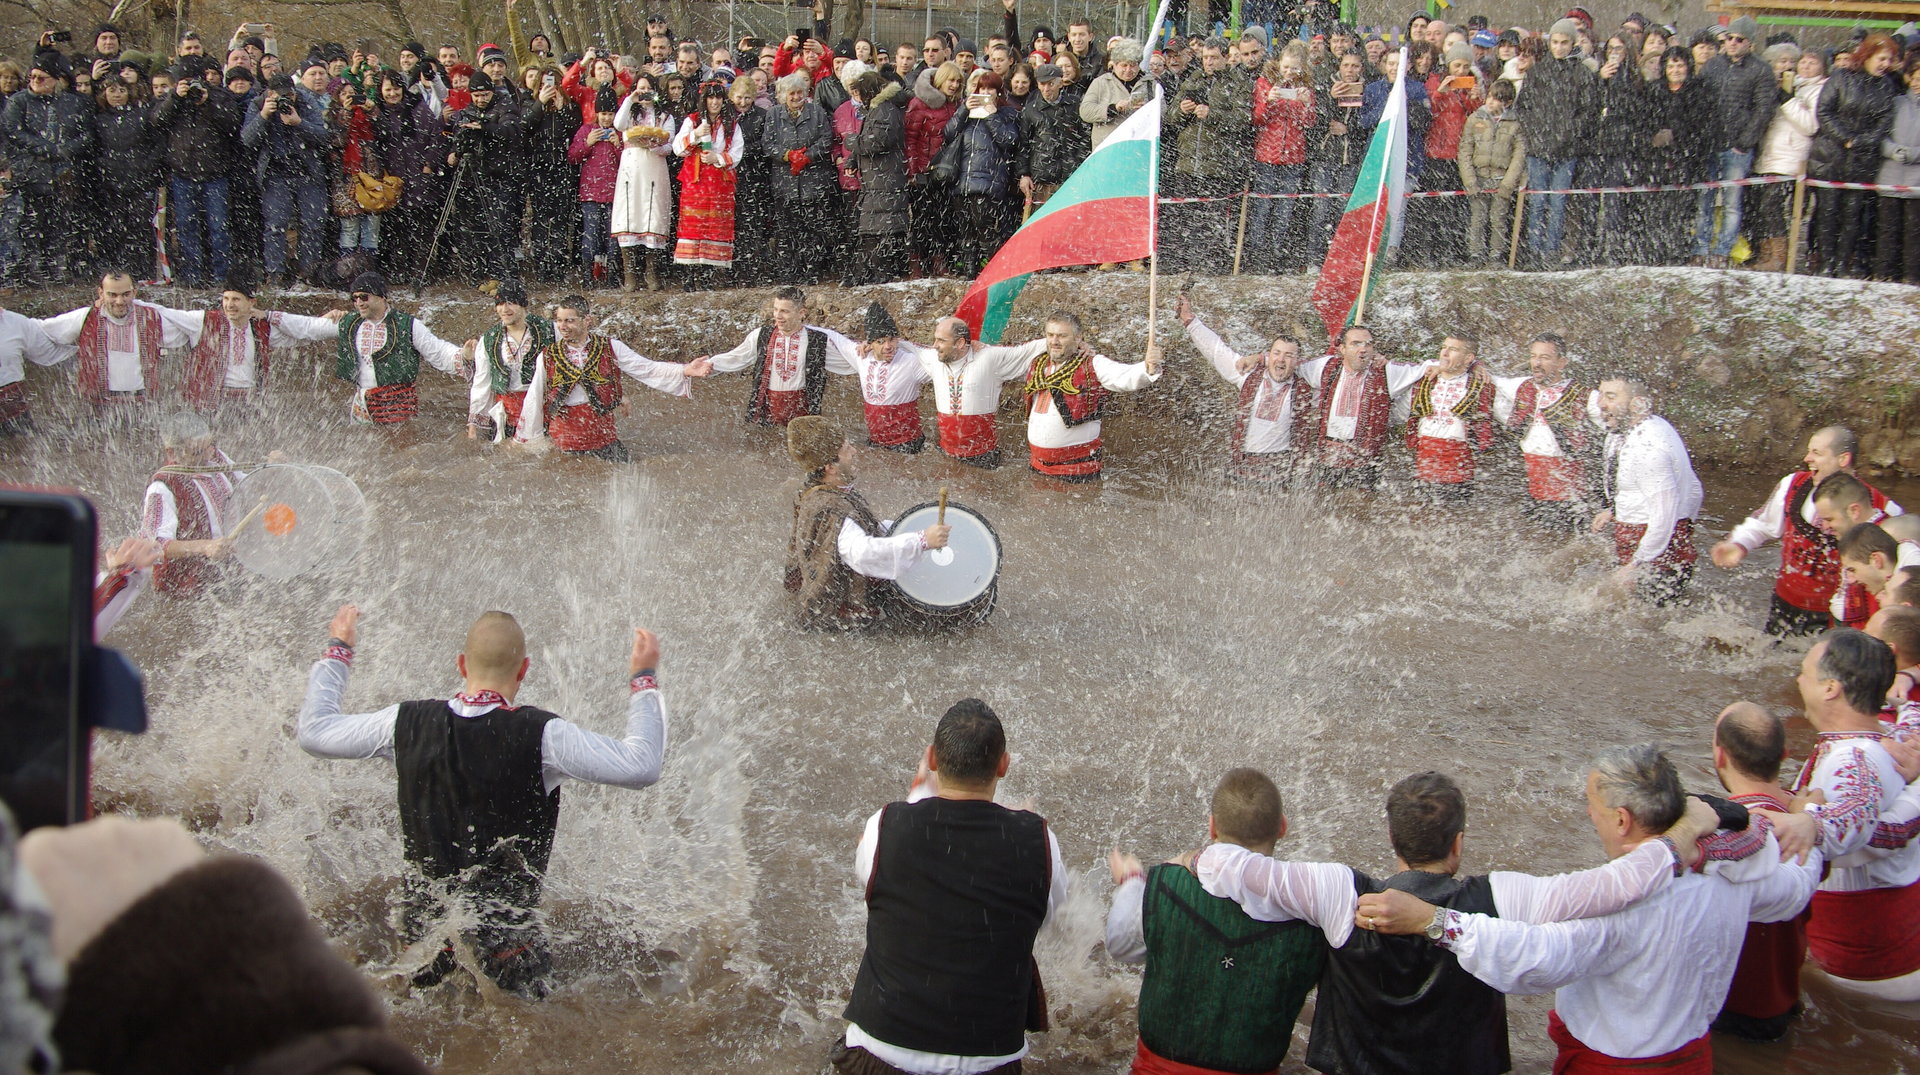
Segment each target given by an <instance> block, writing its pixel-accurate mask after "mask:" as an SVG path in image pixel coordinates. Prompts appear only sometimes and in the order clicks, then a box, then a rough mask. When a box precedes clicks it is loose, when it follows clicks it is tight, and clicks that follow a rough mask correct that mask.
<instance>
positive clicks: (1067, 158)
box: [1013, 63, 1091, 208]
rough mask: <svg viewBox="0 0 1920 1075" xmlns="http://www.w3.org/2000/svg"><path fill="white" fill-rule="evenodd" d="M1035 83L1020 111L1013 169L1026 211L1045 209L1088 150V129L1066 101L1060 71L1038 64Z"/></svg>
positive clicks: (1051, 66) (1072, 106) (1055, 67)
mask: <svg viewBox="0 0 1920 1075" xmlns="http://www.w3.org/2000/svg"><path fill="white" fill-rule="evenodd" d="M1016 70H1018V69H1017V68H1016ZM1034 84H1035V89H1034V91H1033V93H1032V94H1031V95H1030V96H1029V98H1028V100H1027V106H1026V107H1025V108H1023V109H1021V110H1020V147H1019V150H1018V152H1016V153H1015V154H1014V165H1013V170H1014V175H1015V176H1016V177H1017V178H1018V180H1019V183H1020V194H1021V197H1022V200H1023V201H1024V202H1025V203H1026V205H1027V206H1029V207H1030V208H1038V207H1039V206H1042V205H1045V204H1046V203H1047V199H1048V198H1049V197H1051V196H1052V194H1053V192H1054V191H1056V190H1058V189H1060V184H1062V183H1064V182H1066V181H1067V177H1068V176H1070V175H1072V174H1073V170H1074V169H1075V168H1078V167H1080V162H1081V161H1083V160H1086V159H1087V153H1088V151H1089V149H1090V148H1091V147H1089V145H1088V144H1087V125H1086V124H1084V123H1082V122H1080V115H1079V111H1078V110H1077V109H1076V108H1075V107H1074V105H1073V104H1071V103H1070V102H1068V100H1067V96H1066V92H1065V91H1066V77H1065V75H1064V73H1063V72H1062V71H1061V70H1060V68H1059V67H1057V66H1055V65H1054V64H1050V63H1043V64H1041V65H1040V66H1039V68H1038V69H1036V70H1035V71H1034Z"/></svg>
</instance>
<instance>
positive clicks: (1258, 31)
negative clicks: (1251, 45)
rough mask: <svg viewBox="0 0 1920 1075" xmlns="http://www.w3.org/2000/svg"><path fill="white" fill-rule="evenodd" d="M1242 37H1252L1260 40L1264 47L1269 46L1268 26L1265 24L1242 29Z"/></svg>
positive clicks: (1244, 38)
mask: <svg viewBox="0 0 1920 1075" xmlns="http://www.w3.org/2000/svg"><path fill="white" fill-rule="evenodd" d="M1240 37H1241V40H1246V39H1249V38H1251V39H1252V40H1255V41H1258V42H1260V47H1261V48H1263V49H1264V48H1266V47H1267V28H1266V27H1264V26H1249V27H1247V28H1246V29H1244V30H1241V31H1240Z"/></svg>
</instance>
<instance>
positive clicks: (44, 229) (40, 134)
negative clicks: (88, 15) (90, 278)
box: [0, 39, 94, 285]
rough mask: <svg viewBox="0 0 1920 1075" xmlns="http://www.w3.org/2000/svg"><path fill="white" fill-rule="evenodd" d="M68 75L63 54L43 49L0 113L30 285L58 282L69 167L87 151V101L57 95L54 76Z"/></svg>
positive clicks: (69, 229)
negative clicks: (19, 90) (24, 84)
mask: <svg viewBox="0 0 1920 1075" xmlns="http://www.w3.org/2000/svg"><path fill="white" fill-rule="evenodd" d="M44 40H45V39H43V41H44ZM72 77H73V67H72V65H71V64H69V63H68V62H67V58H66V57H65V56H62V55H60V54H59V53H58V52H55V51H52V50H51V49H43V51H41V52H40V53H39V54H38V55H36V56H34V58H33V69H32V70H31V71H30V72H29V73H28V77H27V88H26V90H25V92H22V93H15V94H14V95H13V96H12V97H9V98H7V103H6V108H5V110H4V111H0V130H3V131H5V134H6V144H7V150H8V152H7V156H8V157H9V158H11V160H12V163H13V182H14V190H15V196H16V197H18V198H19V199H20V247H21V249H22V251H23V257H22V262H23V269H24V272H25V276H26V279H27V282H28V283H30V284H36V285H47V284H54V283H63V282H65V279H66V275H67V269H68V265H67V257H68V255H69V254H70V253H71V252H72V247H73V238H72V237H73V234H74V227H73V220H72V215H73V193H72V192H73V191H74V190H75V189H77V188H78V186H79V184H78V183H75V182H73V180H74V179H75V178H76V172H75V167H76V165H77V164H78V163H79V162H80V161H82V160H84V159H86V158H87V157H88V156H89V155H91V153H92V152H93V143H94V135H93V116H92V114H91V113H92V108H91V106H90V105H89V104H88V102H87V101H86V99H85V98H82V97H80V96H78V95H76V94H71V93H63V92H61V85H60V83H61V80H62V79H70V78H72Z"/></svg>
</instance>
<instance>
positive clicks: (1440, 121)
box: [1427, 74, 1486, 161]
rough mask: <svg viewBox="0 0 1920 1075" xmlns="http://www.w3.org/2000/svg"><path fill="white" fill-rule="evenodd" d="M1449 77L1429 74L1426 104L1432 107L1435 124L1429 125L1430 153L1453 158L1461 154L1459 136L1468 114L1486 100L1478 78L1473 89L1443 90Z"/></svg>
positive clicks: (1428, 145) (1441, 157) (1439, 157)
mask: <svg viewBox="0 0 1920 1075" xmlns="http://www.w3.org/2000/svg"><path fill="white" fill-rule="evenodd" d="M1446 77H1447V76H1445V75H1441V74H1433V75H1428V76H1427V103H1428V104H1429V105H1430V106H1432V108H1433V126H1431V127H1428V128H1427V156H1428V157H1429V158H1431V159H1433V160H1437V161H1450V160H1454V159H1457V158H1458V157H1459V156H1460V135H1461V134H1462V133H1463V132H1464V131H1465V130H1466V129H1467V117H1468V116H1471V115H1473V113H1474V110H1475V109H1477V108H1479V107H1480V106H1481V105H1482V104H1485V103H1486V95H1485V94H1483V93H1481V92H1480V87H1479V84H1478V82H1477V81H1476V83H1475V85H1474V88H1473V89H1470V90H1443V89H1441V88H1440V83H1441V82H1442V81H1444V80H1445V79H1446Z"/></svg>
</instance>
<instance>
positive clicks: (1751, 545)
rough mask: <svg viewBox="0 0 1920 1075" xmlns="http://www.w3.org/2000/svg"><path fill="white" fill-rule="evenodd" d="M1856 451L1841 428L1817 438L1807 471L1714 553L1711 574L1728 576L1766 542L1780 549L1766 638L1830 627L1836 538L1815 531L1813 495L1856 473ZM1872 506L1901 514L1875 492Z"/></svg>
mask: <svg viewBox="0 0 1920 1075" xmlns="http://www.w3.org/2000/svg"><path fill="white" fill-rule="evenodd" d="M1859 450H1860V439H1859V438H1858V437H1856V436H1854V434H1853V430H1851V429H1848V428H1847V427H1845V426H1827V427H1826V428H1825V429H1820V430H1817V431H1815V432H1814V434H1813V436H1812V437H1810V438H1808V440H1807V455H1806V459H1805V460H1804V462H1805V463H1806V465H1807V469H1805V470H1796V471H1794V472H1793V473H1792V474H1789V475H1787V476H1786V477H1784V478H1782V479H1780V482H1779V484H1777V485H1775V486H1774V487H1773V493H1772V495H1770V496H1768V497H1767V502H1766V503H1764V504H1762V505H1760V506H1759V507H1758V508H1755V509H1754V512H1753V515H1752V516H1751V517H1749V518H1748V519H1746V520H1745V521H1744V522H1742V523H1741V524H1740V525H1739V526H1736V527H1734V528H1733V532H1732V533H1730V534H1728V535H1727V537H1726V540H1724V541H1721V542H1719V543H1718V544H1716V545H1714V547H1713V563H1714V566H1715V567H1723V568H1732V567H1737V566H1739V564H1740V563H1741V562H1742V561H1744V560H1745V559H1746V558H1747V554H1748V553H1750V552H1752V551H1753V550H1755V549H1757V548H1759V547H1760V546H1762V545H1765V544H1766V543H1767V542H1769V541H1774V540H1778V541H1779V542H1780V573H1779V575H1778V577H1777V578H1775V580H1774V583H1773V597H1772V599H1771V600H1769V601H1768V603H1767V627H1766V630H1767V633H1768V634H1770V635H1778V636H1781V637H1787V636H1791V635H1816V634H1819V633H1820V632H1822V631H1824V630H1826V629H1827V628H1828V627H1829V626H1831V625H1832V618H1831V617H1830V615H1829V614H1828V609H1829V605H1830V603H1831V602H1832V600H1833V594H1834V591H1836V590H1838V589H1839V588H1840V561H1839V559H1838V558H1837V557H1835V555H1834V552H1833V540H1834V535H1833V534H1832V533H1830V532H1828V531H1827V530H1825V529H1823V528H1822V527H1821V525H1820V517H1819V515H1818V513H1817V511H1816V509H1815V505H1814V496H1813V493H1814V490H1815V489H1817V488H1819V486H1820V484H1821V483H1822V482H1824V481H1826V480H1827V479H1828V478H1830V477H1832V476H1833V475H1835V474H1851V473H1853V463H1854V455H1855V453H1857V452H1858V451H1859ZM1869 488H1871V486H1869ZM1873 505H1874V507H1875V508H1877V509H1879V510H1881V511H1884V512H1886V513H1887V514H1889V515H1898V514H1899V513H1900V505H1898V504H1895V503H1893V502H1892V501H1889V500H1888V499H1887V498H1886V495H1885V494H1884V493H1881V492H1880V491H1879V490H1874V492H1873Z"/></svg>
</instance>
